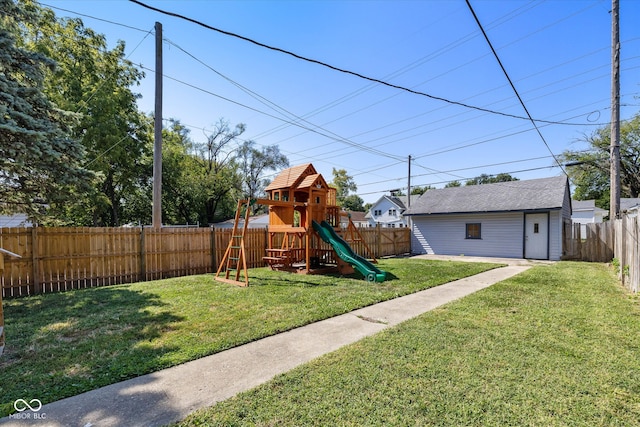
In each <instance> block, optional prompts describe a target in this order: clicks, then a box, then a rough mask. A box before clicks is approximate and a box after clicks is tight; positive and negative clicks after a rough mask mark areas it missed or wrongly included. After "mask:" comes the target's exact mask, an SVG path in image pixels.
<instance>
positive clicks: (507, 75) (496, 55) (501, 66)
mask: <svg viewBox="0 0 640 427" xmlns="http://www.w3.org/2000/svg"><path fill="white" fill-rule="evenodd" d="M465 2H466V3H467V6H468V7H469V10H470V11H471V14H472V15H473V18H474V19H475V21H476V23H477V24H478V27H479V28H480V31H481V32H482V35H483V36H484V38H485V40H486V41H487V44H488V45H489V47H490V48H491V52H493V56H495V58H496V60H497V61H498V64H499V65H500V68H501V69H502V72H503V73H504V75H505V77H506V78H507V80H508V81H509V85H511V88H512V89H513V92H514V93H515V94H516V97H517V98H518V101H520V104H521V105H522V108H523V109H524V111H525V113H527V117H528V118H529V120H530V121H531V124H532V125H533V127H534V128H535V129H536V132H538V135H539V136H540V138H541V139H542V142H544V145H545V146H546V147H547V150H549V153H551V155H552V156H553V158H554V159H555V161H556V163H557V164H558V166H559V167H560V168H561V169H562V172H564V174H565V175H567V171H565V170H564V168H563V167H562V164H561V163H560V161H559V160H558V159H557V158H556V156H555V154H554V153H553V151H552V150H551V147H549V144H548V143H547V140H546V139H545V138H544V136H543V135H542V132H540V129H539V128H538V125H537V124H536V122H535V120H533V117H531V114H529V110H528V109H527V106H526V105H525V103H524V101H523V100H522V98H521V97H520V94H519V93H518V90H517V89H516V87H515V85H514V84H513V81H511V77H509V73H507V70H506V69H505V68H504V65H502V61H501V60H500V57H499V56H498V52H496V50H495V49H494V48H493V44H491V40H489V36H488V35H487V33H486V32H485V30H484V28H483V27H482V24H481V23H480V20H479V19H478V16H477V15H476V12H475V11H474V10H473V7H471V3H470V2H469V0H465ZM567 176H568V175H567Z"/></svg>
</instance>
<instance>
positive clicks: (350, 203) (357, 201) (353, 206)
mask: <svg viewBox="0 0 640 427" xmlns="http://www.w3.org/2000/svg"><path fill="white" fill-rule="evenodd" d="M363 203H364V200H362V198H361V197H360V196H358V195H357V194H351V195H349V196H347V197H346V198H345V199H344V200H343V204H342V207H343V208H344V209H345V210H347V211H356V212H364V211H365V209H364V206H363Z"/></svg>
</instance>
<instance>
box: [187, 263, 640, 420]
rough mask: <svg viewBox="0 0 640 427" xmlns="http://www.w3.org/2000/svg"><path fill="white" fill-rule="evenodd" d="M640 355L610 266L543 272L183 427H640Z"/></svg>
mask: <svg viewBox="0 0 640 427" xmlns="http://www.w3.org/2000/svg"><path fill="white" fill-rule="evenodd" d="M639 355H640V306H639V305H638V301H637V299H634V298H631V297H629V295H628V294H626V293H625V292H624V291H623V290H622V288H621V287H620V285H619V283H618V282H617V280H616V279H615V277H614V275H613V274H612V272H611V270H610V269H609V268H608V267H607V266H605V265H602V264H586V263H569V262H563V263H559V264H556V265H553V266H537V267H534V268H532V269H530V270H529V271H527V272H525V273H523V274H521V275H518V276H515V277H514V278H512V279H509V280H507V281H504V282H501V283H499V284H496V285H494V286H492V287H490V288H488V289H485V290H483V291H480V292H477V293H475V294H473V295H470V296H468V297H466V298H464V299H462V300H459V301H456V302H453V303H450V304H448V305H445V306H443V307H441V308H439V309H436V310H433V311H431V312H429V313H426V314H424V315H422V316H419V317H418V318H415V319H412V320H410V321H408V322H405V323H403V324H401V325H399V326H398V327H395V328H391V329H388V330H386V331H384V332H382V333H380V334H377V335H375V336H373V337H369V338H366V339H364V340H362V341H359V342H357V343H355V344H353V345H350V346H347V347H344V348H342V349H340V350H338V351H336V352H333V353H331V354H328V355H326V356H324V357H322V358H319V359H316V360H315V361H313V362H311V363H309V364H306V365H303V366H301V367H299V368H297V369H294V370H293V371H291V372H289V373H286V374H283V375H280V376H278V377H276V378H275V379H274V380H272V381H270V382H268V383H266V384H265V385H263V386H260V387H258V388H256V389H253V390H251V391H248V392H246V393H242V394H240V395H238V396H236V397H235V398H232V399H229V400H227V401H224V402H221V403H220V404H218V405H216V406H214V407H212V408H209V409H206V410H202V411H198V412H196V413H195V414H193V415H191V416H190V417H188V418H187V419H186V420H184V421H183V422H182V423H181V424H180V426H275V425H278V426H303V425H304V426H327V425H340V426H361V425H367V426H387V425H402V426H405V425H407V426H408V425H412V426H415V425H420V426H427V425H434V426H435V425H438V426H445V425H447V426H448V425H518V426H564V425H576V426H639V425H640V357H639Z"/></svg>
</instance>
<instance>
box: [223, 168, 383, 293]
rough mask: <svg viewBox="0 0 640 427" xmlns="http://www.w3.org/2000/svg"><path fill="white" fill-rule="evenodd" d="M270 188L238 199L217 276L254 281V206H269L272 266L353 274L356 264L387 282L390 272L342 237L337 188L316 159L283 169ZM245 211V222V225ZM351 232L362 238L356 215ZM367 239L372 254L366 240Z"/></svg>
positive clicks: (372, 277)
mask: <svg viewBox="0 0 640 427" xmlns="http://www.w3.org/2000/svg"><path fill="white" fill-rule="evenodd" d="M265 191H266V193H267V199H255V200H240V201H239V202H238V207H237V209H236V216H235V220H234V225H233V232H232V237H231V239H230V241H229V245H228V246H227V249H226V251H225V254H224V256H223V258H222V260H221V262H220V265H219V267H218V270H217V272H216V275H215V278H216V280H218V281H221V282H227V283H233V284H236V285H240V286H248V285H249V277H248V274H247V264H246V256H245V249H246V248H245V241H244V236H245V234H246V230H247V225H248V223H249V215H250V211H251V206H252V205H253V204H260V205H267V206H269V227H268V230H267V232H268V235H269V240H268V247H267V249H266V253H265V256H264V257H263V260H264V261H265V264H266V265H268V266H269V267H271V268H272V269H274V270H285V271H291V272H297V273H302V274H322V273H327V272H329V271H335V270H336V269H337V270H338V271H339V272H340V273H341V274H350V273H352V272H353V268H354V267H355V268H356V269H358V271H360V272H361V273H362V274H363V276H364V277H365V279H366V280H368V281H372V282H373V281H383V280H384V277H385V274H384V272H382V271H380V270H378V269H377V268H376V267H375V266H374V265H373V264H372V263H371V262H369V261H368V260H366V259H365V258H363V257H361V256H359V255H357V254H355V253H354V252H353V250H351V248H350V247H349V244H348V243H347V242H346V241H345V240H344V239H343V238H342V237H340V235H339V234H340V233H341V229H340V207H339V206H338V205H337V203H336V190H335V189H334V188H331V187H329V186H328V185H327V183H326V181H325V180H324V178H323V177H322V175H321V174H319V173H318V172H317V171H316V169H315V168H314V167H313V165H312V164H311V163H308V164H304V165H300V166H294V167H292V168H289V169H285V170H283V171H282V172H281V173H280V174H279V175H278V176H277V177H276V178H275V179H274V180H273V182H271V184H269V185H268V186H267V188H266V189H265ZM243 215H244V223H243V225H242V227H239V223H240V218H241V217H242V216H243ZM346 236H348V237H350V238H351V241H352V242H353V241H358V240H360V241H362V236H361V235H360V233H359V232H358V231H357V228H356V227H355V226H354V225H353V223H352V222H351V218H349V227H348V228H347V233H346ZM362 243H363V246H364V247H365V248H366V250H367V251H368V252H369V253H370V252H371V251H370V250H369V248H368V247H367V246H366V244H364V241H362ZM374 262H375V260H374Z"/></svg>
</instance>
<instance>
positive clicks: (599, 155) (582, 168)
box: [560, 113, 640, 209]
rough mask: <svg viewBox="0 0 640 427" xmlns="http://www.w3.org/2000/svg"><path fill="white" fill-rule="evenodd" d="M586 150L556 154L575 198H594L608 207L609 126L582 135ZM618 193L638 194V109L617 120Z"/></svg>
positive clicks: (639, 141)
mask: <svg viewBox="0 0 640 427" xmlns="http://www.w3.org/2000/svg"><path fill="white" fill-rule="evenodd" d="M583 141H584V142H587V144H588V148H587V149H586V150H567V151H565V152H564V153H562V155H561V156H560V159H561V161H562V162H563V163H566V164H567V167H566V168H565V169H566V171H567V174H568V175H569V178H570V180H571V182H572V184H573V185H574V186H575V190H574V191H573V196H574V197H575V198H576V199H577V200H591V199H594V200H596V204H597V206H598V207H600V208H603V209H609V191H610V162H609V146H610V141H611V134H610V128H609V127H603V128H600V129H597V130H596V131H594V132H593V133H592V134H590V135H585V137H584V138H583ZM620 195H621V197H640V113H638V114H636V115H635V116H634V117H633V118H632V119H631V120H628V121H625V122H622V123H621V124H620Z"/></svg>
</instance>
